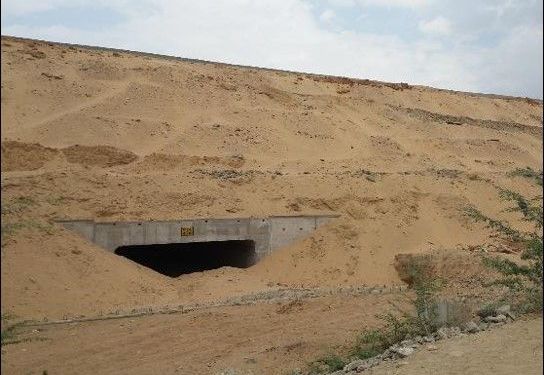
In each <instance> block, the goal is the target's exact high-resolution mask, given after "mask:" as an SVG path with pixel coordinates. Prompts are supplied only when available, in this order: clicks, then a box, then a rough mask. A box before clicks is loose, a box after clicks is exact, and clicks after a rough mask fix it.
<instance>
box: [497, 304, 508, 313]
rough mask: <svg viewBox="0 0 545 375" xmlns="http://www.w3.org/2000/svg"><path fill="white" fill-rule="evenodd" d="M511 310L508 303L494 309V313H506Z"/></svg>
mask: <svg viewBox="0 0 545 375" xmlns="http://www.w3.org/2000/svg"><path fill="white" fill-rule="evenodd" d="M510 312H511V306H510V305H502V306H500V307H498V308H497V309H496V315H507V314H509V313H510Z"/></svg>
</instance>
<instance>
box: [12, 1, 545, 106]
mask: <svg viewBox="0 0 545 375" xmlns="http://www.w3.org/2000/svg"><path fill="white" fill-rule="evenodd" d="M50 1H54V0H50ZM81 1H83V0H81ZM100 1H103V2H104V4H106V0H100ZM125 1H127V0H116V1H112V2H110V3H109V4H110V5H109V6H110V8H111V9H112V10H115V11H116V12H118V13H121V14H122V15H123V16H124V17H123V19H122V20H121V21H120V23H119V24H116V25H112V26H111V27H110V28H108V29H107V30H99V29H97V30H83V29H80V28H77V27H73V28H67V27H65V26H48V27H40V26H35V25H32V24H21V25H15V24H11V25H10V24H8V25H6V23H5V22H3V23H2V34H4V35H6V34H7V35H18V36H26V37H34V38H39V39H49V40H56V41H64V42H73V43H81V44H91V45H100V46H107V47H117V48H125V49H132V50H139V51H145V52H155V53H162V54H170V55H175V56H182V57H189V58H197V59H205V60H212V61H222V62H229V63H236V64H242V65H253V66H261V67H270V68H280V69H288V70H296V71H306V72H315V73H325V74H334V75H343V76H351V77H358V78H369V79H379V80H385V81H393V82H400V81H403V82H408V83H413V84H423V85H431V86H436V87H443V88H451V89H458V90H469V91H486V92H496V93H504V94H514V95H525V96H526V95H527V96H534V97H539V96H542V95H543V91H542V88H541V81H542V77H543V76H542V67H541V51H542V46H541V45H540V44H541V41H542V38H543V32H542V31H541V29H540V28H538V27H537V26H536V27H533V26H532V27H526V28H518V29H513V30H506V31H505V32H506V34H507V35H508V37H506V38H503V39H502V40H501V42H499V43H496V44H491V45H487V46H486V47H483V46H474V45H468V44H467V43H465V42H464V43H459V42H457V43H450V44H449V45H448V47H447V46H446V45H445V44H444V39H442V38H423V39H418V38H417V39H413V40H407V38H404V37H403V35H402V36H396V35H389V36H385V35H379V34H374V33H371V32H356V31H348V30H340V29H334V30H332V29H330V28H328V27H324V25H323V22H321V20H320V15H321V16H322V17H321V18H322V20H331V19H332V17H336V18H337V19H338V18H339V17H341V14H340V13H330V12H327V11H326V9H323V10H322V13H318V15H316V13H315V12H314V8H313V5H312V4H311V3H309V2H308V1H305V0H284V1H281V2H280V1H276V0H260V1H251V0H230V1H219V0H201V1H198V2H195V1H190V0H158V1H155V2H148V0H144V1H140V2H139V3H138V4H136V2H135V4H134V6H130V7H129V6H127V4H126V3H125ZM333 1H338V0H333ZM375 1H376V0H375ZM389 2H392V0H389ZM397 2H398V3H400V2H401V0H397ZM2 3H5V2H2ZM89 3H91V2H90V0H89ZM405 3H408V1H405ZM92 4H96V2H93V3H92ZM430 19H431V22H427V23H423V24H422V27H423V28H424V30H427V32H434V33H443V34H440V35H444V34H445V33H446V32H451V34H450V35H451V36H450V37H449V41H451V42H452V41H454V40H455V38H457V37H458V34H457V33H456V30H453V28H452V27H451V26H450V23H449V22H448V21H447V22H444V21H437V18H435V19H434V18H433V17H430ZM415 26H417V25H415Z"/></svg>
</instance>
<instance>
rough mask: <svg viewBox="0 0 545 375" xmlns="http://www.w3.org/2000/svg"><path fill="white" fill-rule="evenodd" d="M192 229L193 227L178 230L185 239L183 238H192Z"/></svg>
mask: <svg viewBox="0 0 545 375" xmlns="http://www.w3.org/2000/svg"><path fill="white" fill-rule="evenodd" d="M194 232H195V231H194V229H193V227H182V228H181V229H180V234H181V236H182V237H185V236H193V234H194Z"/></svg>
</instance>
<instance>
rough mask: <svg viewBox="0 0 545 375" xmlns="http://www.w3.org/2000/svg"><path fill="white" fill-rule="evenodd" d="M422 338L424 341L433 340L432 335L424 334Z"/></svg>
mask: <svg viewBox="0 0 545 375" xmlns="http://www.w3.org/2000/svg"><path fill="white" fill-rule="evenodd" d="M422 340H423V341H424V342H435V338H434V337H433V335H429V336H424V337H422Z"/></svg>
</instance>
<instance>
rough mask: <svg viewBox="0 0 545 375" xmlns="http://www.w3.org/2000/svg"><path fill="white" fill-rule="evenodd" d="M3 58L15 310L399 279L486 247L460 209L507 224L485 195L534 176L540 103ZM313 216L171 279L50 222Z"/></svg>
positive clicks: (210, 69) (50, 51)
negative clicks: (417, 267) (292, 233)
mask: <svg viewBox="0 0 545 375" xmlns="http://www.w3.org/2000/svg"><path fill="white" fill-rule="evenodd" d="M2 57H3V58H2V100H1V109H2V119H1V130H2V206H3V210H2V218H3V225H4V224H5V223H8V224H10V227H9V228H8V227H6V228H4V227H3V233H4V229H6V230H8V231H9V232H10V235H9V236H4V244H3V246H2V310H3V311H8V312H10V313H13V314H15V315H18V316H21V317H29V318H36V319H41V318H43V317H49V318H53V317H62V316H63V315H65V314H70V315H78V314H95V313H98V312H101V311H106V310H112V309H116V308H120V307H130V306H135V305H146V304H163V303H178V302H180V301H182V302H183V301H195V300H202V299H215V298H219V297H223V296H226V295H232V294H240V293H248V292H252V291H256V290H263V289H267V288H270V287H273V286H278V285H279V284H280V285H287V286H327V285H352V284H368V285H374V284H392V283H399V282H400V280H399V278H398V275H397V273H396V271H395V269H394V267H393V260H394V256H395V254H398V253H412V252H422V251H437V250H439V249H464V248H468V247H471V246H474V245H478V244H482V243H489V244H493V243H495V241H496V239H495V238H493V237H491V234H490V232H489V231H488V230H486V229H485V228H483V227H482V226H478V225H477V226H476V225H474V224H472V223H471V222H470V221H469V220H468V218H467V217H465V216H464V214H463V212H462V210H463V208H464V207H466V206H467V205H475V206H477V207H478V208H480V209H481V210H483V211H484V212H486V213H488V214H491V215H496V216H498V217H502V218H505V219H512V220H515V219H516V216H515V215H513V214H511V213H506V212H502V210H503V209H504V208H505V206H504V205H503V204H502V202H500V201H499V200H498V198H497V190H496V186H501V187H505V188H510V189H515V190H517V191H520V192H522V193H525V194H528V195H536V194H538V192H539V189H538V188H536V187H535V186H533V185H532V184H531V182H530V181H528V180H526V179H524V178H521V177H510V176H508V173H509V172H511V171H513V170H514V169H515V168H524V167H526V166H529V167H532V168H534V169H536V170H537V169H539V170H540V169H541V168H542V167H541V165H542V149H543V145H542V133H543V127H542V120H543V119H542V111H543V104H542V102H539V101H535V100H530V99H521V98H507V97H494V96H484V95H477V94H467V93H455V92H449V91H444V90H443V91H442V90H436V89H432V88H427V87H417V86H415V87H408V86H406V85H399V84H387V83H380V82H371V81H352V80H347V79H338V78H331V77H319V76H310V75H305V74H297V73H286V72H278V71H267V70H258V69H249V68H240V67H231V66H226V65H217V64H204V63H196V62H191V61H176V60H168V59H159V58H152V57H149V56H141V55H138V54H129V53H117V52H116V53H113V52H111V51H100V50H86V49H82V48H79V47H70V48H69V47H67V46H59V45H55V44H48V43H45V42H33V41H25V40H18V39H13V38H6V37H3V38H2ZM4 207H5V208H4ZM326 212H327V213H329V212H336V213H339V214H341V217H340V218H339V219H338V220H337V221H335V222H334V223H332V224H331V225H329V226H327V227H324V228H322V229H320V230H319V231H317V232H316V233H315V234H314V235H313V236H312V237H310V238H308V239H305V240H303V241H300V242H299V243H296V244H294V245H293V246H291V247H288V248H285V249H281V250H279V251H278V252H276V253H275V254H273V255H272V256H270V257H269V258H267V259H265V260H263V262H261V263H260V264H258V265H256V266H254V267H252V268H250V269H246V270H238V269H229V268H225V269H220V270H215V271H211V272H207V273H204V274H193V275H188V276H183V277H180V278H178V279H168V278H165V277H163V276H161V275H157V274H155V273H153V272H152V271H150V270H147V269H143V268H141V267H138V266H136V265H135V264H133V263H131V262H129V261H128V260H125V259H123V258H119V257H116V256H114V255H112V254H108V253H106V252H104V251H102V250H101V249H99V248H97V247H95V246H94V245H92V244H89V243H86V242H85V241H83V240H81V239H79V238H78V237H76V236H74V235H72V234H71V233H68V232H66V231H64V230H62V229H61V228H59V227H57V226H55V225H51V224H49V222H50V221H51V220H53V219H55V218H59V219H67V218H72V219H75V218H92V219H97V220H128V219H132V220H149V219H174V218H180V217H208V216H221V217H246V216H261V215H274V214H310V213H326ZM515 225H519V226H524V223H521V222H518V221H516V220H515Z"/></svg>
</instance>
